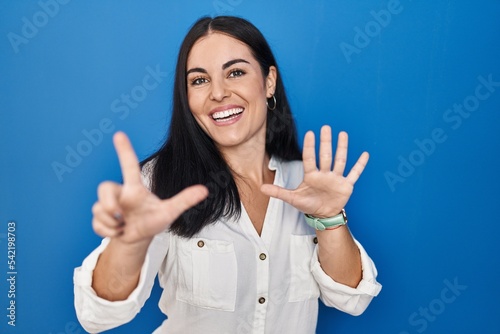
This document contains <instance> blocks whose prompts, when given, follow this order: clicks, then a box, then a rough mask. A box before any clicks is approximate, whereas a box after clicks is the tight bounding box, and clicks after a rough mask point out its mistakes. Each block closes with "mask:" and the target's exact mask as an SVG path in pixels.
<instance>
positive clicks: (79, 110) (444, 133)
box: [0, 0, 500, 334]
mask: <svg viewBox="0 0 500 334" xmlns="http://www.w3.org/2000/svg"><path fill="white" fill-rule="evenodd" d="M217 14H231V15H238V16H242V17H244V18H247V19H249V20H250V21H252V22H253V23H254V24H255V25H256V26H257V27H259V28H260V29H261V31H262V32H263V33H264V35H265V36H266V38H267V39H268V41H269V43H270V44H271V46H272V48H273V50H274V52H275V54H276V56H277V59H278V62H279V65H280V67H281V72H282V75H283V77H284V80H285V84H286V87H287V89H288V93H289V97H290V101H291V104H292V107H293V112H294V115H295V119H296V122H297V124H298V129H299V132H300V136H301V137H302V136H303V134H304V133H305V132H306V131H307V130H309V129H311V130H314V131H316V132H317V131H318V130H319V128H320V127H321V125H323V124H330V125H331V126H332V127H333V130H334V131H335V132H337V131H340V130H346V131H348V132H349V135H350V151H349V153H350V159H349V161H348V164H350V166H352V164H353V163H354V161H355V158H356V157H357V156H358V155H359V154H360V153H361V152H362V151H364V150H367V151H369V152H370V154H371V159H370V162H369V164H368V166H367V169H366V170H365V172H364V173H363V175H362V177H361V178H360V180H359V181H358V183H357V185H356V188H355V191H354V194H353V196H352V198H351V200H350V202H349V203H348V206H347V211H348V213H349V216H350V228H351V230H352V232H353V234H354V235H355V236H356V237H357V239H359V240H360V241H361V242H362V243H363V245H364V246H365V248H366V249H367V250H368V252H369V254H370V255H371V256H372V258H373V259H374V261H375V263H376V265H377V267H378V270H379V277H378V278H379V281H380V282H381V283H382V284H383V286H384V288H383V290H382V292H381V294H380V295H379V296H378V297H377V298H375V299H374V301H373V302H372V304H371V305H370V307H369V308H368V310H367V311H366V312H365V313H364V314H363V315H361V316H360V317H352V316H349V315H345V314H342V313H341V312H339V311H337V310H335V309H329V308H326V307H323V306H322V307H321V309H320V315H319V320H318V329H317V333H323V334H324V333H349V334H352V333H397V334H403V333H424V332H425V333H500V322H499V320H498V315H499V313H500V312H499V311H500V307H498V299H499V298H500V290H499V288H498V277H500V270H499V264H500V263H499V260H498V258H499V257H498V251H499V246H498V239H499V237H500V227H499V218H498V217H499V210H498V207H499V205H498V203H499V195H498V189H499V186H500V180H499V177H498V170H499V158H498V154H499V153H500V137H499V134H498V133H499V130H500V127H499V124H500V63H499V59H500V20H499V19H498V17H500V2H498V1H486V0H485V1H481V2H469V1H444V0H437V1H432V2H424V1H416V0H414V1H410V0H401V1H395V0H390V1H375V0H373V1H355V2H352V1H345V0H339V1H327V0H322V1H285V0H280V1H264V0H253V1H250V0H220V1H213V0H206V1H193V0H191V1H168V2H167V1H132V0H126V1H68V0H64V1H63V0H59V2H56V0H41V1H2V3H1V4H0V106H1V111H0V136H1V140H0V151H1V153H2V159H1V162H0V164H1V174H0V310H3V311H0V332H1V333H23V334H25V333H52V334H56V333H57V334H60V333H66V334H69V333H83V330H82V329H81V328H80V327H79V325H78V324H77V320H76V316H75V312H74V308H73V283H72V275H73V268H74V267H76V266H79V265H80V263H81V261H82V260H83V259H84V257H85V256H86V255H87V254H88V253H89V252H90V251H91V250H92V249H93V248H95V247H96V246H97V245H98V243H99V241H100V238H99V237H97V236H96V235H95V234H94V233H93V231H92V228H91V211H90V209H91V206H92V204H93V203H94V201H95V200H96V188H97V185H98V184H99V183H100V182H101V181H103V180H107V179H110V180H117V181H118V180H120V178H121V175H120V170H119V167H118V161H117V158H116V155H115V153H114V150H113V147H112V143H111V136H112V132H114V131H116V130H122V131H125V132H126V133H128V134H129V136H130V137H131V139H132V142H133V144H134V146H135V149H136V151H137V152H138V154H139V156H140V158H144V157H146V156H147V155H148V154H150V153H152V152H153V151H154V150H155V149H156V148H157V147H158V145H159V143H160V142H161V140H162V138H163V137H164V136H165V132H166V128H167V126H168V119H169V115H170V106H171V92H172V80H173V70H174V66H175V57H176V53H177V50H178V48H179V45H180V42H181V40H182V38H183V37H184V35H185V34H186V32H187V30H188V28H189V27H190V25H191V24H192V23H194V21H195V20H196V19H198V18H199V17H200V16H203V15H217ZM151 71H153V72H154V71H156V72H160V73H159V74H157V77H156V78H157V81H156V82H157V85H155V86H156V87H155V88H153V89H150V90H147V89H145V88H144V87H143V79H144V77H145V76H146V75H148V73H150V72H151ZM125 95H129V96H131V98H132V100H131V101H129V102H128V104H127V103H126V102H125V100H123V99H124V96H125ZM89 134H93V135H94V137H92V138H93V139H92V141H91V140H89V139H88V138H87V136H89ZM10 221H15V223H16V270H17V275H16V296H15V301H16V326H15V327H12V326H9V325H8V324H7V321H8V320H9V319H8V317H7V314H8V312H9V311H8V310H7V307H9V302H10V301H11V300H13V299H14V298H9V297H8V291H9V287H10V286H9V285H8V284H7V278H8V277H9V276H8V274H7V272H9V269H8V267H7V261H8V257H7V256H8V253H7V233H8V222H10ZM159 294H160V291H159V289H158V288H157V287H156V288H155V290H154V291H153V294H152V297H151V298H150V300H149V301H148V303H147V304H146V306H145V308H144V309H143V310H142V311H141V313H140V314H139V315H138V316H137V318H136V319H135V320H134V321H133V322H131V323H130V324H127V325H125V326H123V327H121V328H119V329H116V330H113V331H110V333H150V332H151V331H152V330H153V329H154V328H156V327H157V326H158V325H159V324H160V322H161V321H162V319H163V316H162V314H161V313H160V311H159V310H158V308H157V302H158V297H159Z"/></svg>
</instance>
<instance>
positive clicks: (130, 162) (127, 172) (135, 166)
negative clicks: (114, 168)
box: [113, 132, 141, 184]
mask: <svg viewBox="0 0 500 334" xmlns="http://www.w3.org/2000/svg"><path fill="white" fill-rule="evenodd" d="M113 142H114V145H115V149H116V153H117V154H118V160H119V161H120V167H121V170H122V175H123V182H124V183H131V184H134V183H141V169H140V167H139V160H138V159H137V155H136V154H135V151H134V148H133V147H132V144H131V143H130V140H129V139H128V137H127V135H126V134H125V133H123V132H117V133H115V135H114V136H113Z"/></svg>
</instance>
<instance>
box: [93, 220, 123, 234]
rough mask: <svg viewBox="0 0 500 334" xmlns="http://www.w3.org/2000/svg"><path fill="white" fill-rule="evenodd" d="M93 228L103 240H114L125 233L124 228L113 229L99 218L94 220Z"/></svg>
mask: <svg viewBox="0 0 500 334" xmlns="http://www.w3.org/2000/svg"><path fill="white" fill-rule="evenodd" d="M92 228H93V229H94V232H95V233H96V234H97V235H99V236H101V237H103V238H108V237H109V238H113V237H117V236H119V235H121V234H122V233H123V228H112V227H109V226H106V225H105V224H103V223H102V221H100V220H99V219H97V218H94V219H92Z"/></svg>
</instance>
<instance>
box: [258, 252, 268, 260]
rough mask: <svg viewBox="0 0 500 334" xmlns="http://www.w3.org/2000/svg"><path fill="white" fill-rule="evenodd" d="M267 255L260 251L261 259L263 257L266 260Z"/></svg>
mask: <svg viewBox="0 0 500 334" xmlns="http://www.w3.org/2000/svg"><path fill="white" fill-rule="evenodd" d="M266 257H267V256H266V254H264V253H260V255H259V259H261V260H262V261H264V260H265V259H266Z"/></svg>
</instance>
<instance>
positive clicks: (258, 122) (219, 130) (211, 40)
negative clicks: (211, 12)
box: [187, 33, 276, 149]
mask: <svg viewBox="0 0 500 334" xmlns="http://www.w3.org/2000/svg"><path fill="white" fill-rule="evenodd" d="M275 85H276V68H275V67H274V66H271V67H270V69H269V75H268V76H267V77H266V78H264V77H263V74H262V71H261V68H260V66H259V63H258V62H257V60H256V59H255V58H254V57H253V55H252V53H251V51H250V48H249V47H248V46H247V45H246V44H245V43H243V42H240V41H239V40H237V39H235V38H233V37H230V36H228V35H225V34H221V33H210V34H209V35H207V36H205V37H202V38H200V39H199V40H198V41H196V43H195V44H194V45H193V47H192V49H191V51H190V53H189V56H188V59H187V93H188V101H189V107H190V108H191V112H192V113H193V116H194V117H195V118H196V121H197V122H198V124H199V125H200V126H201V128H202V129H203V130H204V131H205V133H207V134H208V136H210V137H211V138H212V139H213V140H214V141H215V143H216V144H217V146H218V147H219V148H221V149H224V148H236V147H247V146H248V145H265V138H266V116H267V107H266V99H267V98H268V97H271V96H272V95H273V94H274V90H275Z"/></svg>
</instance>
